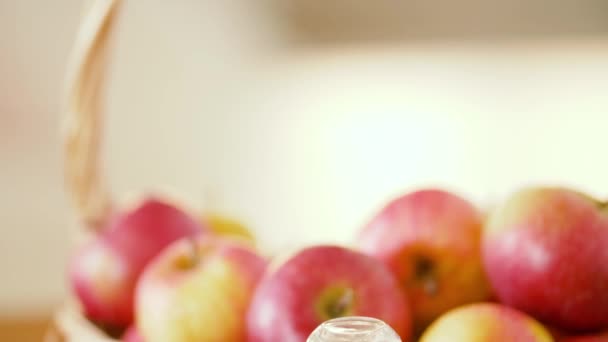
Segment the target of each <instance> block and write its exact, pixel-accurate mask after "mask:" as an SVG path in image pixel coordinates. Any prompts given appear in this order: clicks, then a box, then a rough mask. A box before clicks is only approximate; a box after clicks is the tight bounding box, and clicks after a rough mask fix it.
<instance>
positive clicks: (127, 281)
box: [69, 199, 206, 328]
mask: <svg viewBox="0 0 608 342" xmlns="http://www.w3.org/2000/svg"><path fill="white" fill-rule="evenodd" d="M205 231H206V228H205V227H203V226H201V225H200V223H199V222H197V221H196V220H195V219H194V218H192V217H190V216H189V215H187V214H186V213H184V212H182V211H181V210H179V209H177V208H176V207H174V206H172V205H170V204H168V203H164V202H162V201H159V200H156V199H147V200H145V201H144V202H142V203H141V205H139V206H138V207H136V208H135V209H133V210H129V211H126V212H124V213H121V214H119V215H118V216H117V217H115V218H114V219H113V220H112V221H111V224H110V226H108V227H106V229H105V230H104V231H103V232H102V233H101V234H100V235H99V236H97V237H96V239H93V240H92V241H90V242H89V243H88V244H85V245H83V246H82V248H81V249H80V250H78V251H77V253H76V254H75V255H74V256H73V257H72V259H71V263H70V266H69V277H70V283H71V286H72V289H73V292H74V293H75V294H76V296H77V298H78V299H79V300H80V303H81V304H82V307H83V310H84V313H85V315H86V316H87V317H88V318H89V319H91V320H92V321H94V322H96V323H98V324H100V325H102V326H107V327H113V328H121V327H122V328H126V327H128V326H129V325H130V324H131V323H132V322H133V319H134V317H133V308H134V301H133V296H134V290H135V285H136V283H137V279H138V278H139V276H140V274H141V273H142V271H143V269H144V268H145V267H146V265H147V264H148V262H149V261H150V260H152V259H153V258H154V257H155V256H156V255H157V254H159V253H160V252H161V251H162V250H163V248H165V247H166V246H167V245H169V244H170V243H171V242H173V241H175V240H177V239H180V238H182V237H185V236H197V235H199V234H204V233H205Z"/></svg>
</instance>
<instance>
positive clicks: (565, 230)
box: [483, 188, 608, 331]
mask: <svg viewBox="0 0 608 342" xmlns="http://www.w3.org/2000/svg"><path fill="white" fill-rule="evenodd" d="M483 255H484V263H485V266H486V271H487V273H488V277H489V278H490V282H491V283H492V286H493V287H494V289H495V292H496V295H497V297H498V298H499V299H500V301H501V302H504V303H506V304H507V305H510V306H513V307H516V308H518V309H520V310H522V311H525V312H527V313H529V314H531V315H532V316H534V317H537V318H538V319H540V320H542V321H545V322H547V323H550V324H553V325H556V326H559V327H562V328H566V329H568V330H574V331H580V330H590V329H600V328H602V327H608V210H607V209H606V206H605V205H604V204H602V203H600V202H597V201H595V200H594V199H592V198H590V197H589V196H586V195H584V194H581V193H579V192H576V191H573V190H569V189H564V188H529V189H524V190H522V191H519V192H517V193H515V194H514V195H512V196H511V197H510V198H509V199H508V200H507V201H506V202H505V203H504V204H502V205H501V206H499V207H497V208H496V209H495V211H494V212H493V213H492V215H491V216H490V218H489V221H488V224H487V227H486V232H485V234H484V241H483Z"/></svg>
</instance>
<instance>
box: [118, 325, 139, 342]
mask: <svg viewBox="0 0 608 342" xmlns="http://www.w3.org/2000/svg"><path fill="white" fill-rule="evenodd" d="M121 340H122V341H123V342H144V339H143V338H142V337H141V335H140V334H139V331H137V328H135V326H134V325H132V326H131V327H130V328H129V329H127V332H125V334H124V335H123V336H122V339H121Z"/></svg>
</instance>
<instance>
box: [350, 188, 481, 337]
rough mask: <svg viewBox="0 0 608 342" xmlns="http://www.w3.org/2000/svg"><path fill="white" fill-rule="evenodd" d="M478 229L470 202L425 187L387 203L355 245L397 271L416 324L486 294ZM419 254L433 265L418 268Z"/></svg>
mask: <svg viewBox="0 0 608 342" xmlns="http://www.w3.org/2000/svg"><path fill="white" fill-rule="evenodd" d="M481 233H482V218H481V216H480V214H479V213H478V211H477V210H476V209H475V208H474V207H473V205H471V204H470V203H469V202H468V201H466V200H464V199H462V198H461V197H459V196H456V195H454V194H452V193H449V192H446V191H442V190H434V189H428V190H420V191H416V192H412V193H409V194H406V195H404V196H401V197H399V198H397V199H395V200H393V201H391V202H390V203H388V205H386V206H385V207H384V208H383V209H382V210H381V211H380V212H379V213H378V214H377V215H376V216H375V217H374V218H373V219H372V220H371V222H369V224H368V225H367V226H366V227H365V228H364V229H363V230H362V232H361V234H360V235H359V237H358V246H359V248H360V250H361V251H363V252H364V253H366V254H369V255H371V256H374V257H375V258H377V259H379V260H381V261H382V262H383V263H384V264H386V265H388V267H389V268H390V269H391V270H392V272H393V273H394V274H395V275H396V277H397V279H398V280H399V283H400V285H401V287H402V289H403V291H404V292H405V293H406V295H407V297H408V299H409V300H410V302H411V306H412V312H413V316H414V321H415V323H416V326H417V328H418V329H421V328H423V327H425V326H426V325H428V324H429V323H430V322H431V321H433V320H434V319H435V318H437V317H438V316H439V315H441V314H442V313H443V312H445V311H447V310H449V309H451V308H454V307H457V306H460V305H463V304H468V303H472V302H477V301H483V300H486V299H488V298H489V296H490V288H489V284H488V282H487V279H486V276H485V273H484V271H483V267H482V262H481V247H480V239H481ZM421 260H426V261H427V262H431V263H432V265H433V266H432V270H430V271H429V270H427V271H426V272H428V273H427V274H421V273H420V269H419V267H420V266H417V265H418V264H419V263H420V262H421ZM417 269H418V271H417Z"/></svg>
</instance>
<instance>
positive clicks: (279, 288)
mask: <svg viewBox="0 0 608 342" xmlns="http://www.w3.org/2000/svg"><path fill="white" fill-rule="evenodd" d="M344 316H367V317H373V318H377V319H380V320H383V321H384V322H386V323H387V324H389V325H390V326H391V327H393V328H394V329H395V331H396V332H397V333H398V334H399V335H400V336H401V338H402V339H403V340H404V341H409V337H410V330H411V322H410V313H409V307H408V303H407V300H406V298H405V296H404V294H403V292H402V291H401V290H400V288H399V286H398V284H397V282H396V279H395V278H394V276H393V275H392V274H391V272H390V271H389V270H388V269H387V268H386V267H385V266H384V265H383V264H382V263H380V262H379V261H378V260H375V259H373V258H371V257H369V256H367V255H365V254H362V253H360V252H357V251H354V250H351V249H347V248H343V247H337V246H315V247H309V248H305V249H303V250H301V251H299V252H297V253H296V254H294V255H292V256H291V257H290V258H288V259H287V260H285V261H284V262H283V263H281V264H280V265H278V266H277V268H276V269H275V270H272V271H271V272H269V273H268V274H267V275H266V276H265V277H264V278H263V280H262V281H261V282H260V285H259V286H258V288H257V290H256V292H255V295H254V298H253V301H252V303H251V306H250V308H249V312H248V314H247V328H248V329H247V335H248V339H247V341H249V342H277V341H285V342H287V341H289V342H304V341H306V339H307V337H308V336H309V335H310V334H311V333H312V332H313V330H314V329H315V328H316V327H317V326H318V325H319V324H321V323H322V322H324V321H326V320H329V319H333V318H337V317H344Z"/></svg>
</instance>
